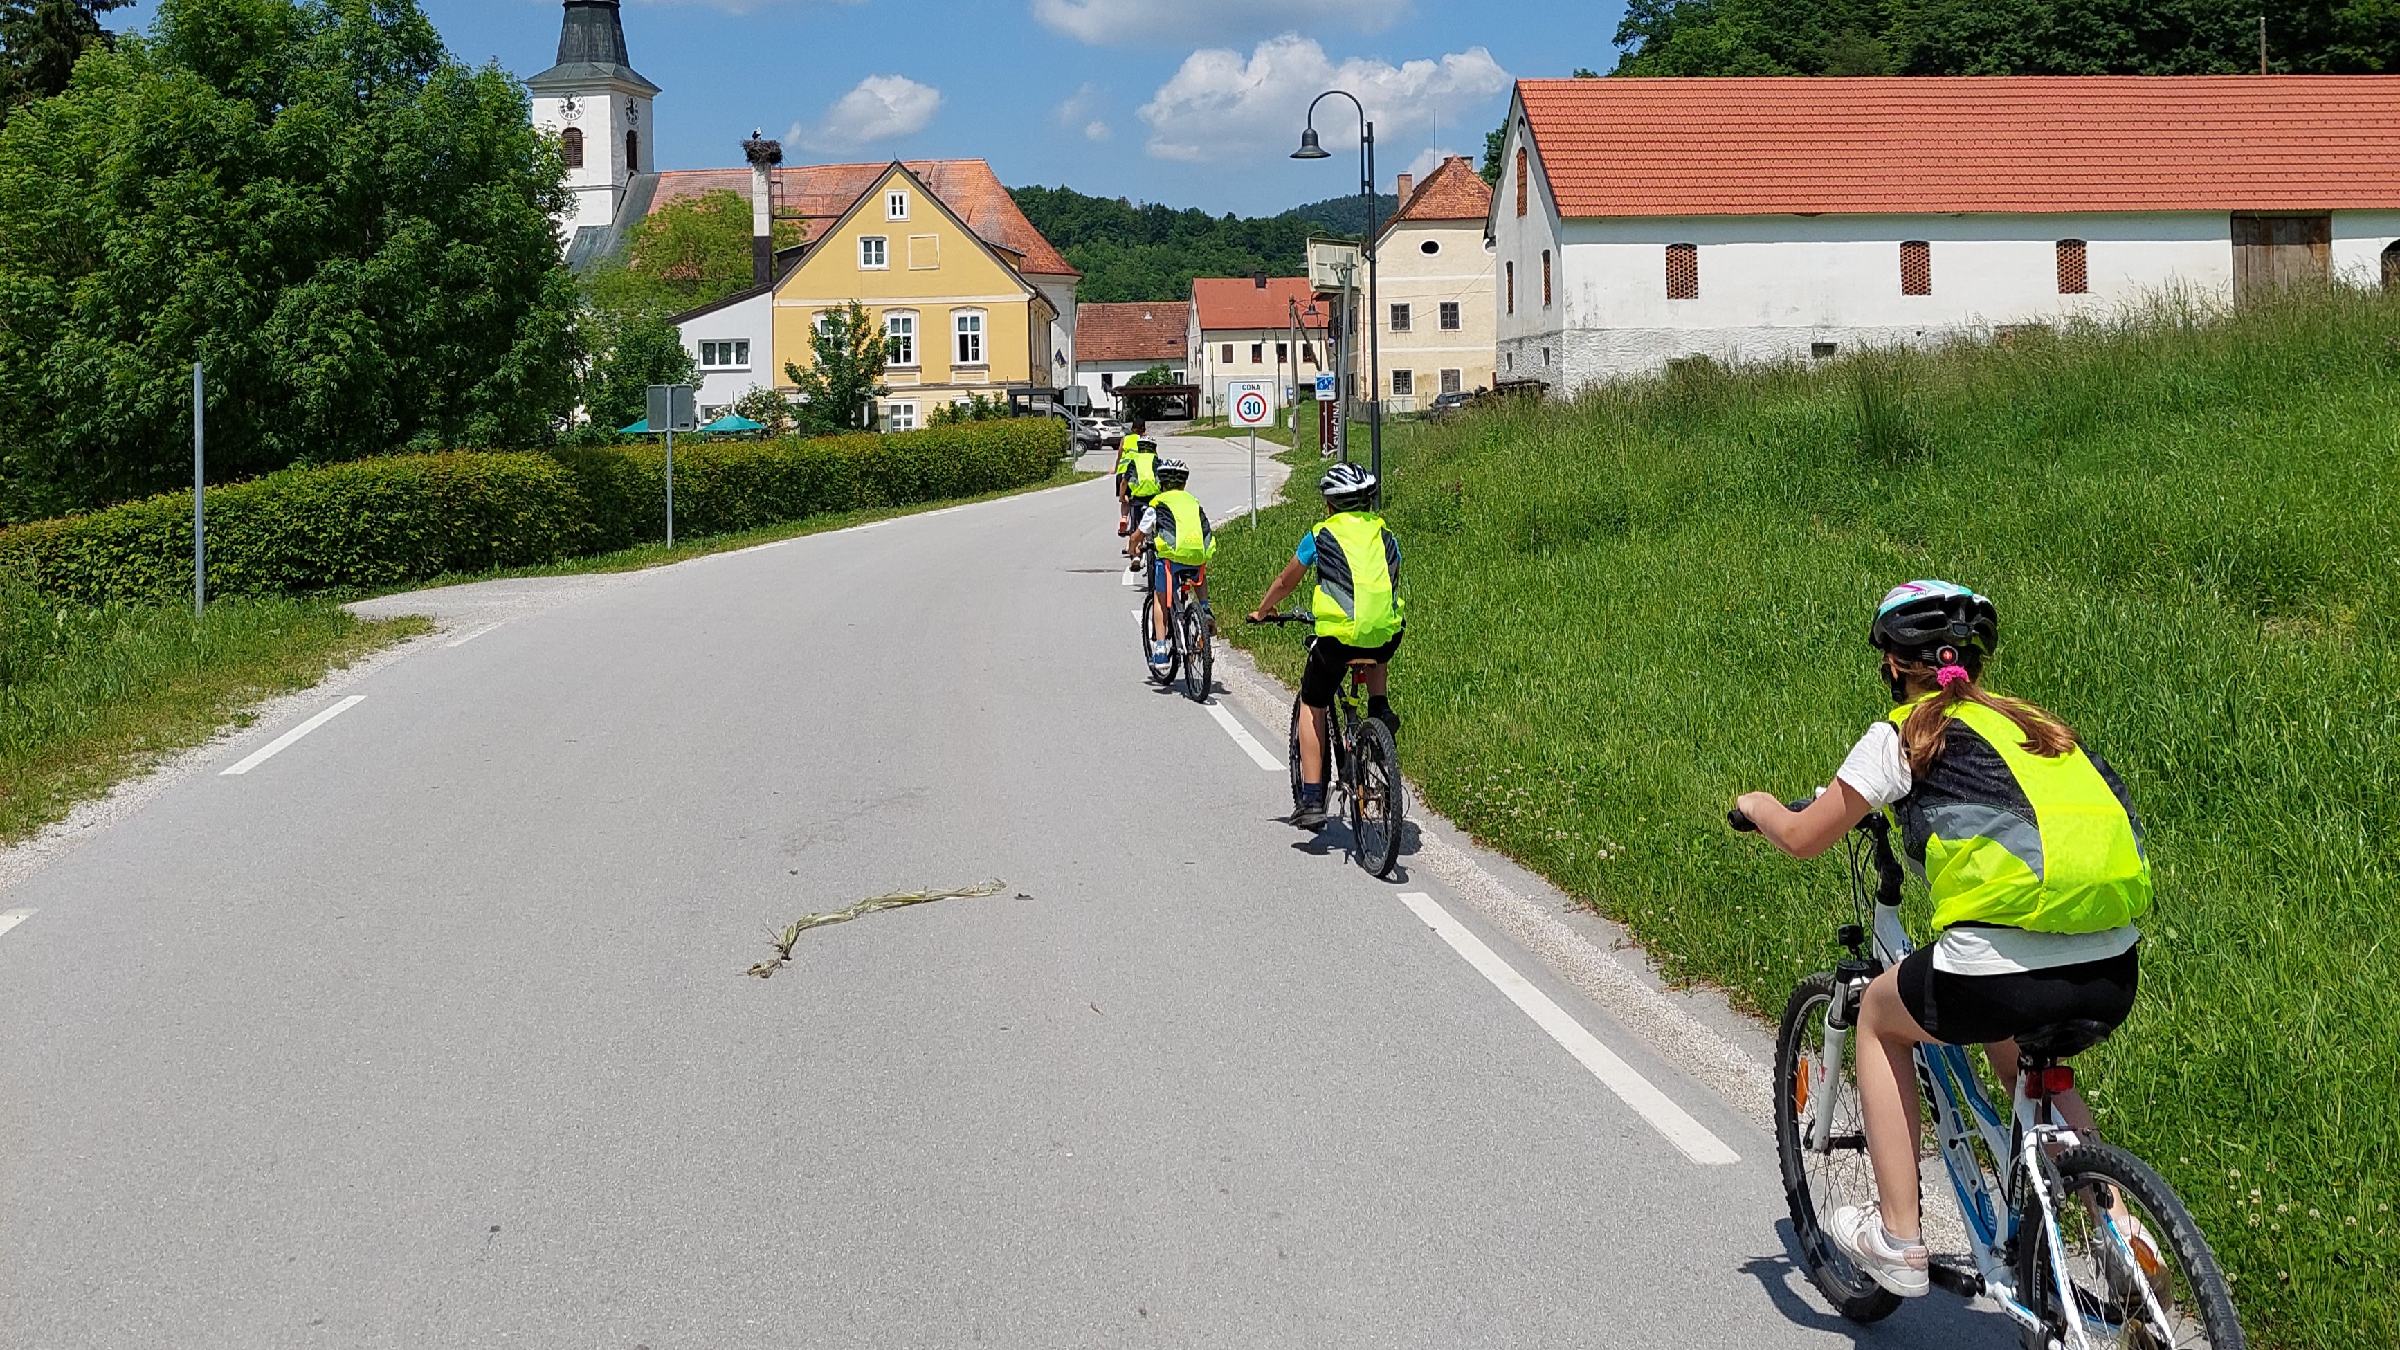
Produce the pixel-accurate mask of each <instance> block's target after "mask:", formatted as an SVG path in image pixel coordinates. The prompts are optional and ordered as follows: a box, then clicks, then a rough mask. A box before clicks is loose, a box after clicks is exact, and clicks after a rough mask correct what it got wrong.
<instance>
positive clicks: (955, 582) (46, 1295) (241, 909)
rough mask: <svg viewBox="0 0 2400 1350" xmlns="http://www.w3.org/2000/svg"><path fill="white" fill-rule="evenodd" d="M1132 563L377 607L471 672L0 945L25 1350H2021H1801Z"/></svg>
mask: <svg viewBox="0 0 2400 1350" xmlns="http://www.w3.org/2000/svg"><path fill="white" fill-rule="evenodd" d="M1175 448H1176V449H1177V450H1178V451H1180V452H1183V453H1185V454H1187V455H1188V456H1190V457H1192V458H1194V459H1195V460H1196V461H1198V464H1199V468H1200V474H1199V477H1198V479H1197V481H1196V483H1195V486H1196V487H1197V488H1198V489H1199V490H1200V491H1201V492H1202V494H1203V497H1204V499H1205V500H1207V501H1209V502H1210V503H1211V504H1212V506H1215V507H1219V508H1228V509H1229V508H1232V507H1234V506H1236V505H1238V504H1240V503H1241V502H1242V501H1243V500H1244V498H1245V496H1246V492H1245V489H1244V486H1243V483H1242V481H1241V476H1240V469H1239V466H1240V464H1241V462H1242V447H1241V445H1240V444H1239V443H1238V442H1209V441H1192V440H1184V441H1178V442H1177V443H1176V447H1175ZM1116 546H1117V544H1116V539H1115V535H1114V531H1113V520H1112V513H1111V509H1110V506H1109V502H1108V497H1107V488H1106V485H1105V484H1103V483H1091V484H1086V485H1083V486H1080V487H1076V488H1071V489H1063V490H1057V491H1051V492H1046V493H1040V494H1034V495H1028V496H1024V497H1019V498H1014V499H1009V500H1005V501H1000V502H993V503H987V504H983V505H979V506H974V507H969V508H963V509H960V510H956V511H952V512H946V513H942V514H937V515H931V516H923V517H914V518H907V519H902V520H897V521H892V522H888V523H885V524H881V525H876V526H871V527H868V528H865V529H860V530H853V531H848V532H843V533H839V534H830V535H821V536H816V537H812V538H806V539H800V540H795V541H791V542H789V543H785V544H781V545H775V546H770V547H766V548H761V549H755V550H751V551H747V552H742V553H738V554H728V555H721V556H718V557H713V558H707V559H703V560H699V561H696V562H692V563H687V564H684V565H681V566H676V567H671V568H663V569H659V570H656V571H652V572H647V573H641V574H636V575H632V576H628V577H621V578H609V579H601V580H593V579H576V580H572V581H561V582H557V583H534V584H528V583H497V584H494V585H491V586H486V587H481V588H469V589H468V590H466V591H464V592H457V593H440V594H436V595H432V596H428V597H425V598H422V599H409V598H403V599H402V600H400V601H395V602H384V607H386V608H407V607H410V606H422V607H425V608H429V609H431V610H433V611H435V612H437V613H442V614H444V615H445V617H446V620H447V621H448V622H449V625H450V626H449V628H448V630H447V631H446V632H445V633H444V634H443V635H442V636H439V637H435V638H432V639H428V640H425V641H423V642H420V643H419V644H417V645H416V646H415V647H414V648H412V649H411V650H410V651H409V652H408V653H407V654H406V655H404V656H403V657H402V658H400V659H398V660H396V661H393V662H391V663H389V664H387V665H384V666H382V667H381V668H379V669H376V670H375V671H373V672H372V673H371V674H370V675H368V676H366V677H364V678H361V679H358V680H356V681H355V682H354V683H353V684H352V685H351V686H349V687H347V688H346V690H344V691H343V692H342V693H341V695H340V696H339V697H338V698H337V697H336V696H335V695H334V694H333V693H332V692H327V693H326V694H324V695H323V696H321V697H319V698H316V699H315V700H313V701H309V700H303V701H302V703H301V705H300V709H299V711H298V712H295V713H293V714H291V715H289V716H281V717H278V718H276V719H271V720H270V721H268V722H265V723H262V724H261V725H259V726H257V727H255V728H253V729H252V730H251V731H250V732H248V733H246V734H245V735H244V736H242V737H241V738H240V739H239V740H238V741H236V742H235V743H233V744H232V745H230V746H228V747H225V748H224V749H223V750H222V751H221V753H216V754H215V757H214V758H213V759H212V760H211V761H210V762H209V764H208V765H207V766H206V767H205V769H204V771H202V772H199V773H195V774H192V775H190V776H188V777H186V778H185V779H183V780H182V781H179V782H176V783H173V784H172V785H170V786H168V787H167V788H166V789H165V790H164V791H162V792H160V793H159V794H158V795H157V796H156V797H155V798H154V799H153V800H151V801H150V802H149V803H148V804H147V805H146V806H143V807H142V808H141V809H139V811H138V812H136V813H134V814H132V815H131V816H130V818H128V819H125V820H122V821H120V822H118V823H116V824H114V825H112V826H110V827H109V828H107V829H105V830H103V831H99V832H97V833H96V834H95V836H94V837H92V838H90V839H89V840H87V841H85V842H83V843H82V844H80V845H79V846H77V847H75V848H73V849H72V850H69V851H66V852H64V853H63V854H62V855H61V856H60V857H59V858H58V859H57V860H56V861H54V862H51V863H49V864H48V865H47V866H45V867H44V868H42V869H41V870H40V871H38V872H37V873H36V874H35V875H33V876H31V877H30V878H28V879H26V880H23V881H22V882H20V883H19V884H17V885H15V886H14V887H12V888H11V889H9V890H8V891H6V892H0V910H5V911H8V912H10V913H11V914H17V915H22V916H23V918H22V921H21V922H18V923H16V924H15V926H13V927H10V928H7V929H6V931H4V932H0V1019H4V1021H5V1027H6V1033H5V1036H4V1037H0V1345H5V1346H7V1347H10V1350H53V1348H56V1350H67V1348H69V1347H106V1348H108V1350H118V1348H121V1347H145V1348H146V1347H244V1348H245V1350H247V1348H250V1347H285V1346H343V1347H348V1346H376V1347H410V1348H412V1350H413V1348H416V1347H433V1346H562V1347H623V1348H624V1350H634V1348H635V1347H648V1350H682V1348H684V1347H693V1348H695V1350H698V1348H701V1347H706V1348H707V1350H732V1348H735V1347H770V1346H771V1347H829V1348H830V1347H843V1348H845V1350H846V1348H850V1347H952V1346H1000V1347H1041V1348H1042V1350H1053V1348H1061V1347H1104V1346H1107V1347H1113V1346H1138V1345H1155V1346H1162V1347H1165V1346H1175V1347H1225V1348H1226V1350H1265V1348H1267V1347H1294V1348H1295V1350H1298V1348H1305V1350H1325V1348H1326V1347H1352V1346H1357V1347H1428V1348H1432V1347H1470V1346H1471V1347H1487V1346H1488V1347H1542V1348H1544V1350H1554V1348H1556V1347H1565V1346H1610V1347H1639V1346H1661V1347H1670V1346H1671V1347H1695V1346H1724V1347H1741V1350H1768V1348H1769V1347H1785V1346H1842V1345H1847V1344H1851V1343H1853V1342H1854V1341H1857V1342H1860V1343H1864V1344H1870V1345H1890V1346H1910V1345H1924V1344H1930V1343H1935V1342H1939V1343H1941V1344H1943V1345H1944V1346H1945V1350H1963V1347H1967V1346H1979V1345H1984V1344H1992V1345H1999V1344H2004V1343H2009V1342H2007V1341H2006V1340H2005V1339H2004V1338H2003V1337H2001V1336H2000V1334H1999V1333H2000V1331H2001V1328H2000V1327H1999V1326H1998V1324H1997V1321H1996V1319H1994V1318H1992V1317H1990V1316H1989V1315H1988V1314H1982V1313H1972V1312H1970V1311H1969V1310H1967V1309H1966V1308H1965V1307H1963V1306H1961V1305H1958V1304H1956V1303H1954V1302H1950V1301H1948V1300H1946V1299H1942V1298H1940V1297H1939V1296H1937V1298H1936V1299H1935V1300H1934V1301H1931V1302H1926V1303H1921V1304H1917V1305H1911V1306H1910V1307H1908V1308H1906V1309H1904V1310H1903V1311H1902V1312H1901V1313H1900V1314H1899V1315H1898V1316H1897V1317H1896V1318H1895V1319H1893V1320H1892V1321H1891V1322H1889V1323H1886V1324H1884V1325H1883V1326H1881V1327H1878V1328H1875V1329H1872V1330H1866V1331H1860V1330H1857V1329H1853V1328H1849V1327H1847V1326H1846V1325H1844V1324H1842V1323H1840V1322H1839V1321H1838V1320H1837V1319H1834V1318H1832V1317H1830V1316H1829V1315H1828V1314H1827V1313H1826V1312H1825V1310H1824V1309H1823V1307H1822V1306H1821V1305H1820V1304H1818V1303H1817V1302H1816V1301H1814V1300H1813V1298H1811V1297H1810V1296H1808V1295H1807V1294H1806V1293H1805V1292H1803V1291H1802V1289H1801V1286H1800V1282H1799V1281H1798V1279H1797V1278H1796V1276H1795V1275H1794V1273H1793V1271H1792V1268H1791V1264H1790V1260H1789V1257H1788V1254H1787V1252H1786V1248H1785V1236H1784V1230H1783V1228H1782V1226H1781V1225H1782V1217H1783V1216H1782V1204H1783V1202H1782V1197H1781V1190H1780V1187H1779V1185H1778V1183H1777V1180H1776V1175H1775V1166H1774V1153H1773V1148H1772V1144H1771V1141H1770V1139H1769V1138H1768V1137H1767V1136H1766V1135H1765V1134H1764V1133H1763V1132H1762V1131H1761V1130H1760V1129H1759V1128H1758V1127H1757V1125H1756V1124H1754V1123H1753V1122H1752V1120H1751V1119H1750V1118H1749V1117H1748V1116H1746V1115H1745V1114H1744V1113H1743V1112H1742V1111H1740V1110H1738V1109H1736V1107H1735V1106H1734V1105H1733V1104H1732V1103H1730V1102H1729V1101H1728V1099H1727V1098H1725V1097H1724V1096H1722V1095H1720V1094H1719V1093H1718V1092H1717V1091H1716V1090H1715V1089H1713V1088H1711V1087H1709V1086H1705V1085H1703V1084H1702V1083H1701V1082H1700V1081H1698V1080H1697V1079H1695V1078H1693V1077H1691V1076H1688V1075H1686V1074H1684V1073H1682V1072H1681V1071H1679V1070H1678V1069H1677V1068H1675V1067H1674V1060H1673V1057H1672V1056H1671V1055H1669V1054H1666V1053H1663V1052H1662V1050H1661V1047H1659V1046H1657V1045H1654V1044H1651V1043H1650V1042H1649V1041H1647V1040H1645V1039H1644V1037H1642V1036H1639V1035H1635V1034H1633V1033H1632V1032H1630V1031H1628V1030H1627V1029H1626V1027H1625V1026H1624V1025H1623V1024H1621V1023H1620V1022H1619V1021H1617V1020H1616V1019H1614V1018H1612V1017H1611V1016H1609V1015H1608V1014H1607V1013H1605V1012H1604V1011H1603V1010H1602V1009H1600V1008H1599V1007H1597V1006H1596V1005H1594V1004H1592V1003H1591V1002H1590V1001H1588V1000H1586V999H1584V998H1583V997H1582V996H1581V995H1580V994H1579V993H1578V992H1577V991H1576V989H1575V988H1574V987H1573V985H1572V984H1571V982H1569V981H1567V980H1565V979H1564V978H1562V977H1561V976H1560V975H1559V974H1558V973H1557V972H1556V971H1555V970H1553V969H1552V968H1551V967H1550V966H1549V965H1547V964H1546V963H1545V962H1544V961H1543V960H1542V959H1541V958H1539V957H1537V956H1536V955H1534V954H1532V953H1531V952H1529V951H1527V950H1525V949H1524V948H1522V947H1520V946H1519V945H1517V944H1515V943H1514V942H1512V941H1511V940H1510V939H1509V938H1508V937H1507V936H1505V935H1504V934H1502V933H1500V932H1498V931H1496V930H1494V929H1493V928H1492V927H1490V926H1489V925H1487V924H1486V923H1484V922H1483V921H1482V920H1481V919H1479V918H1478V917H1477V915H1476V913H1475V911H1474V910H1473V907H1472V906H1470V905H1468V904H1465V903H1463V902H1462V901H1461V900H1460V899H1459V898H1458V896H1457V895H1455V894H1454V893H1453V892H1452V891H1451V890H1450V889H1449V888H1447V887H1446V886H1445V885H1444V884H1443V883H1442V882H1441V881H1440V880H1439V879H1438V878H1437V877H1435V876H1434V875H1433V873H1432V869H1430V868H1427V867H1423V866H1415V865H1412V866H1411V868H1410V871H1409V874H1408V879H1407V880H1406V881H1404V882H1402V883H1400V884H1386V883H1378V882H1375V881H1373V880H1371V879H1369V878H1367V877H1366V876H1364V875H1363V874H1362V873H1361V872H1359V871H1358V870H1357V869H1356V868H1354V867H1350V866H1347V865H1346V864H1344V863H1343V862H1342V861H1341V859H1340V857H1339V855H1338V853H1328V852H1326V851H1325V849H1324V847H1323V845H1322V844H1316V845H1312V844H1311V843H1310V842H1309V841H1308V840H1307V839H1306V837H1304V836H1302V835H1299V834H1298V833H1296V832H1295V831H1293V830H1292V829H1291V828H1290V827H1288V826H1286V825H1284V824H1282V823H1280V822H1279V821H1278V820H1277V819H1276V817H1277V816H1279V815H1280V814H1282V813H1283V812H1284V811H1285V810H1286V809H1288V802H1287V800H1286V797H1285V789H1284V783H1283V775H1282V770H1281V766H1280V758H1281V753H1282V750H1281V747H1282V736H1283V728H1282V726H1281V725H1280V724H1275V725H1270V724H1269V722H1268V721H1267V720H1266V719H1263V718H1261V717H1259V716H1258V715H1257V714H1256V712H1255V711H1254V710H1253V711H1243V710H1241V709H1238V708H1233V707H1231V706H1230V704H1231V703H1232V702H1233V701H1232V700H1224V701H1223V702H1224V703H1225V704H1226V705H1228V706H1224V707H1221V708H1220V711H1223V712H1225V713H1226V714H1227V716H1228V717H1230V718H1231V719H1232V720H1233V724H1234V725H1235V726H1237V727H1240V728H1242V729H1244V730H1246V731H1247V733H1248V734H1249V735H1250V737H1251V738H1252V739H1253V740H1255V741H1258V742H1261V743H1263V744H1264V746H1265V747H1266V748H1267V749H1268V750H1269V751H1270V752H1271V761H1270V762H1271V763H1273V765H1274V767H1272V768H1266V767H1262V765H1261V764H1259V763H1258V762H1256V760H1255V759H1254V757H1253V756H1252V755H1251V753H1250V752H1249V751H1248V750H1247V749H1246V748H1245V747H1244V746H1243V745H1241V744H1240V743H1239V742H1238V741H1237V739H1236V738H1235V737H1234V736H1233V735H1231V734H1229V731H1228V729H1227V727H1226V726H1225V725H1222V724H1221V723H1220V722H1219V721H1218V720H1217V719H1216V718H1215V717H1213V716H1212V715H1211V714H1210V713H1209V711H1208V710H1207V709H1204V708H1202V707H1200V706H1197V705H1195V704H1192V703H1190V702H1188V701H1185V700H1183V699H1181V698H1180V697H1178V696H1175V695H1172V694H1167V693H1162V692H1159V691H1157V690H1154V689H1153V688H1151V687H1149V686H1148V685H1147V684H1146V683H1145V682H1144V681H1143V680H1142V678H1141V676H1140V671H1139V669H1138V660H1137V653H1136V647H1135V636H1134V633H1133V620H1132V617H1131V613H1130V611H1131V608H1132V605H1133V603H1134V601H1133V592H1131V591H1129V590H1126V589H1124V588H1123V587H1121V586H1120V584H1119V580H1118V576H1117V571H1118V568H1117V565H1116V563H1115V562H1114V561H1113V553H1114V550H1115V548H1116ZM1251 599H1253V597H1221V598H1220V604H1219V608H1220V610H1221V611H1222V612H1225V613H1228V614H1231V613H1234V612H1236V606H1237V604H1238V605H1241V606H1244V607H1246V605H1247V603H1248V602H1249V601H1250V600H1251ZM1399 689H1400V691H1401V692H1400V701H1401V703H1402V706H1403V708H1405V705H1406V695H1405V689H1406V679H1405V669H1403V672H1402V676H1401V680H1400V684H1399ZM352 700H355V701H352ZM334 708H339V709H340V711H339V712H338V713H336V714H335V715H333V716H331V717H330V718H329V719H327V720H323V721H318V722H315V723H314V725H313V729H310V730H309V731H308V732H307V733H306V734H305V735H303V736H300V737H299V738H297V739H285V737H286V736H287V734H288V733H290V732H292V731H293V730H294V729H295V728H298V727H300V726H302V725H304V724H306V720H307V719H309V718H312V717H315V716H318V715H321V714H323V713H324V712H325V711H327V710H330V709H334ZM275 745H280V746H281V748H280V749H278V750H276V751H275V753H273V754H272V755H268V756H266V757H264V758H260V757H259V752H260V751H262V750H265V749H267V748H268V747H270V746H275ZM243 765H247V771H246V772H243V773H239V774H227V773H224V772H222V770H224V769H228V768H234V767H237V766H243ZM986 878H994V879H999V880H1002V881H1004V882H1005V883H1006V888H1005V889H1004V890H1003V891H1002V892H1001V893H1000V894H998V895H995V896H991V897H988V898H976V899H958V900H950V901H944V902H941V903H937V904H931V905H925V906H920V907H915V908H908V909H901V910H896V911H892V912H888V913H881V914H875V915H871V916H868V917H866V918H862V919H860V920H858V921H856V922H854V923H848V924H843V925H839V926H835V927H828V928H824V929H821V930H818V931H815V932H811V933H809V934H807V935H805V936H804V937H803V938H802V939H801V940H800V943H799V945H798V947H797V949H796V950H795V952H794V954H793V960H792V963H791V964H790V966H789V967H787V968H785V969H784V970H783V971H782V972H781V973H780V974H778V975H777V976H776V977H775V978H773V979H771V980H766V981H761V980H757V979H751V978H745V977H744V976H743V974H742V971H743V970H744V968H745V967H748V966H749V965H751V964H752V963H753V962H756V961H759V960H761V959H764V958H766V957H768V956H769V955H770V951H769V948H768V944H767V932H768V930H769V928H770V927H771V926H780V925H781V924H783V923H786V922H788V921H790V920H792V919H794V918H797V917H798V916H800V915H802V914H804V913H808V912H813V911H828V910H833V909H838V908H840V907H842V906H844V905H847V904H849V903H850V902H852V901H853V900H856V899H858V898H860V897H863V896H867V895H871V894H876V893H881V892H889V891H900V890H913V889H917V888H919V887H924V886H947V885H956V884H964V883H972V882H977V881H981V880H984V879H986ZM27 911H30V913H29V914H27V913H26V912H27ZM5 923H6V920H5V919H0V924H5ZM1545 1009H1546V1011H1545Z"/></svg>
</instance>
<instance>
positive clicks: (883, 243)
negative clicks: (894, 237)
mask: <svg viewBox="0 0 2400 1350" xmlns="http://www.w3.org/2000/svg"><path fill="white" fill-rule="evenodd" d="M891 243H892V241H891V240H889V239H886V238H884V237H883V236H882V235H880V234H870V235H863V236H861V237H860V239H859V241H858V265H859V268H860V270H862V271H867V272H880V271H883V270H885V269H886V268H889V267H890V266H891V265H892V249H891Z"/></svg>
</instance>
